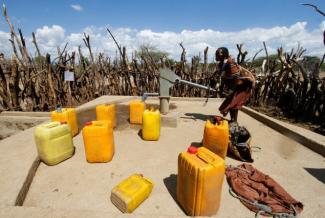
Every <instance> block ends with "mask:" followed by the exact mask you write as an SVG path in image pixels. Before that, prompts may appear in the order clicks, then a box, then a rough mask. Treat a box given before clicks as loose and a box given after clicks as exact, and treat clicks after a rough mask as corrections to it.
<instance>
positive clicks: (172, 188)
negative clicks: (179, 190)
mask: <svg viewBox="0 0 325 218" xmlns="http://www.w3.org/2000/svg"><path fill="white" fill-rule="evenodd" d="M164 184H165V186H166V188H167V190H168V192H169V194H170V195H171V196H172V198H173V199H174V201H175V203H176V204H177V205H178V207H179V208H181V210H182V211H183V213H184V214H186V213H185V211H184V210H183V208H182V207H181V206H180V205H179V203H178V202H177V196H176V186H177V175H176V174H170V176H169V177H166V178H164Z"/></svg>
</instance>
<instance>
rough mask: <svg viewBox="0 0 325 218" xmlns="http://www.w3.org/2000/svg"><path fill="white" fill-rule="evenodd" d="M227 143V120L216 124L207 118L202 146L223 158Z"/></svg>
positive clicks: (225, 153)
mask: <svg viewBox="0 0 325 218" xmlns="http://www.w3.org/2000/svg"><path fill="white" fill-rule="evenodd" d="M228 144H229V127H228V121H227V120H219V121H217V122H216V124H213V123H211V121H210V120H207V121H206V123H205V128H204V136H203V146H204V147H206V148H207V149H209V150H210V151H212V152H214V153H215V154H217V155H219V156H220V157H222V158H223V159H225V157H226V155H227V150H228Z"/></svg>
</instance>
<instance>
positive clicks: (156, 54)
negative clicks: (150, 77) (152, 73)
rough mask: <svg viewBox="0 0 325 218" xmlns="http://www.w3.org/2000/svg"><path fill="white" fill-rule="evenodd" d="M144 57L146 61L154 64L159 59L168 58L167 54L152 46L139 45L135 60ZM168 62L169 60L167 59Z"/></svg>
mask: <svg viewBox="0 0 325 218" xmlns="http://www.w3.org/2000/svg"><path fill="white" fill-rule="evenodd" d="M141 56H142V57H144V58H146V59H149V60H150V59H151V58H152V60H153V61H154V62H155V63H158V62H159V61H160V58H163V57H166V58H167V57H168V53H167V52H164V51H160V50H159V49H157V48H156V47H154V46H150V45H141V46H140V48H139V51H138V52H137V53H136V57H137V58H141ZM168 60H169V59H168Z"/></svg>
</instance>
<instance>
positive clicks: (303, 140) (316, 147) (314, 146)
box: [241, 106, 325, 157]
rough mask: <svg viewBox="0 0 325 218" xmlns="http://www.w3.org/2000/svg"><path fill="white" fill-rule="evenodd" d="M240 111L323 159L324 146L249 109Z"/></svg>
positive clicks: (324, 153) (324, 155) (244, 108)
mask: <svg viewBox="0 0 325 218" xmlns="http://www.w3.org/2000/svg"><path fill="white" fill-rule="evenodd" d="M241 111H242V112H244V113H246V114H247V115H249V116H251V117H253V118H254V119H256V120H258V121H260V122H262V123H263V124H265V125H267V126H268V127H271V128H272V129H274V130H276V131H277V132H279V133H281V134H283V135H285V136H287V137H288V138H291V139H293V140H294V141H296V142H298V143H300V144H302V145H304V146H305V147H307V148H309V149H310V150H312V151H314V152H316V153H318V154H320V155H322V156H323V157H325V144H323V143H321V142H318V141H315V140H313V139H312V138H310V137H306V136H304V135H302V134H299V133H297V132H295V131H294V130H292V129H290V128H288V127H286V126H284V125H282V124H281V123H279V122H276V121H274V120H272V119H271V117H269V116H267V115H264V114H261V113H259V112H257V111H255V110H253V109H251V108H248V107H245V106H244V107H242V108H241Z"/></svg>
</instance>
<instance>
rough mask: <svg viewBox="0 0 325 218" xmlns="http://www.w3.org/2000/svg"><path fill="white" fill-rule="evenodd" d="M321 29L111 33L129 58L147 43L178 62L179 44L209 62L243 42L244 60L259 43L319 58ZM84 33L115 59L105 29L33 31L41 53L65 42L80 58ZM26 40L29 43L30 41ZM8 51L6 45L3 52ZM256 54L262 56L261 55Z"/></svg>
mask: <svg viewBox="0 0 325 218" xmlns="http://www.w3.org/2000/svg"><path fill="white" fill-rule="evenodd" d="M324 29H325V21H323V22H321V23H320V25H319V27H318V28H316V29H314V30H307V23H306V22H297V23H295V24H293V25H291V26H275V27H272V28H247V29H243V30H240V31H237V32H223V31H218V30H212V29H202V30H198V31H191V30H183V31H181V32H171V31H165V32H154V31H152V30H150V29H144V30H137V29H132V28H117V29H112V32H113V34H114V36H115V38H116V40H117V41H118V42H119V43H120V44H121V45H122V46H125V47H126V49H127V52H128V54H129V55H130V54H131V52H133V51H134V50H136V49H138V48H139V47H140V45H143V44H148V45H151V46H155V47H156V48H158V49H160V50H163V51H166V52H168V53H169V54H170V57H171V58H174V59H177V60H178V59H179V58H180V54H181V51H182V50H181V47H180V46H179V43H180V42H182V43H183V45H184V47H185V48H186V53H187V57H188V58H189V57H191V56H194V55H198V54H199V53H201V55H202V54H203V50H204V49H205V47H206V46H208V47H209V59H210V60H212V59H213V57H214V52H215V50H216V49H217V48H218V47H220V46H226V47H228V48H229V50H230V53H231V54H233V55H236V54H237V49H236V44H239V43H244V45H245V49H246V50H247V51H248V52H249V54H248V57H252V56H253V55H254V54H255V52H256V51H258V50H259V49H260V48H262V47H263V44H262V42H263V41H265V42H266V44H267V48H268V51H269V53H275V52H276V49H277V48H278V47H280V46H283V47H284V49H285V50H287V51H289V50H291V48H294V47H296V46H297V45H298V43H300V44H301V45H302V46H303V47H304V48H306V49H307V52H306V55H317V56H322V55H323V53H324V52H325V49H324V45H323V38H322V37H323V34H322V32H323V30H324ZM84 32H86V33H87V34H89V35H90V43H91V45H92V50H93V52H94V53H99V52H105V53H106V54H107V55H109V56H111V57H115V54H116V50H117V48H116V45H115V43H114V41H113V40H112V38H111V37H110V36H109V34H108V33H107V31H106V28H105V27H95V26H89V27H86V28H85V29H84V30H82V31H80V32H75V33H70V34H66V33H65V30H64V28H63V27H61V26H58V25H53V26H51V27H48V26H43V27H42V28H39V29H37V30H36V38H37V41H38V43H39V47H40V50H41V52H42V53H45V52H48V53H50V54H52V55H54V56H57V46H61V48H62V46H63V45H64V44H65V43H66V42H69V45H68V49H69V50H70V51H72V50H73V51H76V50H77V48H78V45H81V46H82V51H83V53H84V55H87V54H88V50H87V49H86V48H85V45H84V42H83V40H82V39H83V37H84V36H83V33H84ZM6 37H9V34H7V35H6V33H4V32H0V43H1V44H4V45H9V46H10V44H9V43H8V41H7V39H5V38H6ZM26 38H28V37H26ZM29 41H30V42H31V39H30V38H29ZM29 44H30V45H29V47H33V46H32V44H31V43H29ZM8 48H9V47H8V46H7V48H6V49H8ZM9 50H10V48H9ZM0 52H1V51H0ZM260 54H261V55H263V54H264V53H263V52H262V53H260Z"/></svg>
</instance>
